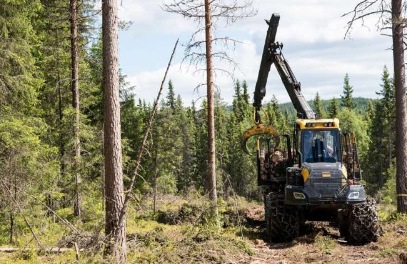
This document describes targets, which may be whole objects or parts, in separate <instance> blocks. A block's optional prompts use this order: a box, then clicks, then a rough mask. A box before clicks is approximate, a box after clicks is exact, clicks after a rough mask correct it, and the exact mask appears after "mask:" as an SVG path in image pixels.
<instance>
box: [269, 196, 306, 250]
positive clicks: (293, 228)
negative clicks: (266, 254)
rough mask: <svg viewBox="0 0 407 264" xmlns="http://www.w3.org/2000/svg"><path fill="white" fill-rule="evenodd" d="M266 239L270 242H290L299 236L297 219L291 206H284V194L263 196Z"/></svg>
mask: <svg viewBox="0 0 407 264" xmlns="http://www.w3.org/2000/svg"><path fill="white" fill-rule="evenodd" d="M265 217H266V223H267V233H268V237H269V239H270V240H271V241H272V242H287V241H291V240H293V239H294V238H296V237H297V236H298V235H299V217H298V213H297V211H296V209H295V207H293V206H289V205H285V204H284V192H271V193H269V194H267V195H266V196H265Z"/></svg>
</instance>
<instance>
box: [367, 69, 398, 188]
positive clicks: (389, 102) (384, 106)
mask: <svg viewBox="0 0 407 264" xmlns="http://www.w3.org/2000/svg"><path fill="white" fill-rule="evenodd" d="M381 87H382V90H381V91H379V92H378V93H377V94H378V95H380V96H381V98H380V99H379V100H378V101H376V102H375V103H374V104H373V106H371V107H370V110H369V113H368V114H369V115H368V117H369V118H368V119H367V120H369V128H368V133H369V136H370V139H371V143H370V144H369V149H368V153H369V155H368V156H367V159H366V171H367V176H366V180H367V181H368V183H370V187H369V188H370V189H371V192H376V191H377V190H379V189H380V188H382V187H384V185H385V184H386V181H387V180H388V179H389V174H388V173H387V172H388V169H389V168H390V167H391V166H392V163H393V157H394V156H395V136H396V135H395V133H396V132H395V130H396V127H395V115H396V113H395V96H394V85H393V81H392V79H391V78H390V75H389V72H388V70H387V68H386V67H384V69H383V75H382V84H381Z"/></svg>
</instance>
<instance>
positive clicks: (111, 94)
mask: <svg viewBox="0 0 407 264" xmlns="http://www.w3.org/2000/svg"><path fill="white" fill-rule="evenodd" d="M116 1H117V0H103V1H102V28H103V29H102V35H103V91H104V93H103V96H104V153H105V194H106V215H105V217H106V226H105V232H106V237H107V241H106V247H105V255H106V256H110V257H112V258H113V261H114V262H115V263H125V262H126V226H125V222H126V220H125V219H126V217H125V212H124V215H122V216H121V212H122V209H123V205H124V197H123V196H124V194H123V172H122V150H121V134H120V133H121V128H120V101H119V67H118V16H117V2H116Z"/></svg>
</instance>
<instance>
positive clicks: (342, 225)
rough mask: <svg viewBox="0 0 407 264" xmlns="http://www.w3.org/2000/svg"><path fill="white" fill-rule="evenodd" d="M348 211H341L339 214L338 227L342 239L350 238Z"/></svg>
mask: <svg viewBox="0 0 407 264" xmlns="http://www.w3.org/2000/svg"><path fill="white" fill-rule="evenodd" d="M347 213H348V210H345V209H341V210H339V212H338V227H339V234H340V236H341V237H345V238H347V237H348V230H349V219H348V214H347Z"/></svg>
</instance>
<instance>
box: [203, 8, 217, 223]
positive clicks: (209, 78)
mask: <svg viewBox="0 0 407 264" xmlns="http://www.w3.org/2000/svg"><path fill="white" fill-rule="evenodd" d="M211 30H212V22H211V6H210V1H209V0H205V41H206V86H207V97H208V191H209V199H210V201H211V202H212V204H213V209H214V215H215V218H216V220H217V218H218V207H217V200H218V195H217V192H216V161H215V160H216V159H215V158H216V156H215V154H216V148H215V115H214V112H215V111H214V110H215V109H214V108H215V107H214V92H213V85H214V82H213V65H212V32H211Z"/></svg>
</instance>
